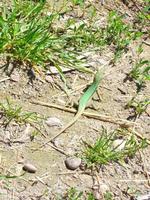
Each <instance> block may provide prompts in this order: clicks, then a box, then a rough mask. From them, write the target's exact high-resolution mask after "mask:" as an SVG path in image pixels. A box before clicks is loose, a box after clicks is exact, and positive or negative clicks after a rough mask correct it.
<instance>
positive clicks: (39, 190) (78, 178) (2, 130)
mask: <svg viewBox="0 0 150 200" xmlns="http://www.w3.org/2000/svg"><path fill="white" fill-rule="evenodd" d="M137 46H138V44H137V43H135V44H132V46H130V48H129V51H128V52H127V53H126V54H123V56H122V58H121V59H120V60H118V61H117V62H116V64H115V65H112V64H111V62H110V61H111V58H112V52H111V50H105V52H102V53H96V52H94V53H93V52H89V51H87V52H85V55H86V56H87V60H88V63H89V64H90V65H91V66H92V68H93V69H97V68H98V67H99V66H102V65H107V69H106V76H105V77H104V79H103V81H102V83H101V85H100V87H99V89H98V93H99V96H97V94H95V95H94V97H93V98H92V100H91V101H90V104H89V106H88V107H87V111H90V112H93V113H98V114H101V115H104V116H110V117H111V118H112V119H113V120H116V119H118V118H119V119H121V120H127V119H129V118H130V117H131V116H132V115H133V110H132V109H125V105H126V104H127V103H128V102H129V101H130V100H131V99H132V97H133V96H135V94H136V90H137V88H136V84H135V83H134V81H131V80H128V79H126V77H127V74H128V73H129V72H130V70H131V68H132V62H135V60H136V59H138V58H137V54H136V47H137ZM143 48H144V51H143V53H142V54H141V55H140V56H141V57H144V58H145V59H149V58H150V56H149V55H150V48H149V46H147V45H144V44H143ZM131 59H132V62H131ZM0 64H1V67H0V74H1V79H3V78H5V77H6V76H8V77H10V79H8V80H5V81H2V82H0V102H5V101H6V98H9V99H10V100H11V101H12V102H13V104H15V105H19V106H21V107H22V108H23V110H24V111H30V112H37V113H38V114H39V115H41V116H43V117H44V119H43V120H42V125H41V126H39V125H38V124H35V126H31V125H29V124H25V125H20V124H17V123H13V122H12V123H10V124H9V125H8V126H7V127H4V126H3V125H1V127H0V173H1V176H3V175H9V176H10V177H13V176H16V177H14V178H10V177H9V176H8V177H7V178H2V179H1V180H0V193H1V196H0V199H3V200H5V199H6V200H8V199H11V200H12V199H14V200H24V199H27V200H30V199H32V200H38V199H40V200H47V199H65V193H66V191H67V190H68V189H69V188H70V187H75V188H76V189H77V190H79V191H83V192H84V195H83V199H86V193H88V192H93V191H94V192H95V188H97V187H99V188H98V189H99V190H100V194H99V196H98V197H97V198H98V199H103V194H102V191H103V190H105V187H106V186H107V190H108V191H110V192H112V194H113V199H115V200H120V199H123V200H127V199H135V197H136V196H137V195H140V194H147V193H148V192H149V191H150V188H149V187H150V185H149V179H148V178H149V175H150V158H149V154H150V148H149V146H148V147H147V148H146V149H144V151H142V152H137V154H136V156H135V157H134V158H133V159H129V160H127V161H126V163H123V164H120V163H111V164H109V165H106V166H103V167H100V168H99V169H98V171H97V172H92V171H91V170H88V169H77V170H75V171H70V170H68V169H67V168H66V166H65V164H64V161H65V159H66V155H79V156H80V155H81V154H82V150H83V149H84V144H83V141H86V142H89V143H91V142H94V141H95V140H96V138H98V137H99V135H100V133H101V130H102V126H103V127H105V128H106V129H107V130H108V131H113V130H115V129H117V128H120V126H119V125H118V124H114V123H110V122H106V121H103V120H96V119H93V118H88V117H85V116H81V117H80V119H79V120H78V121H77V122H76V123H75V124H74V125H73V126H72V127H70V128H69V129H67V130H66V131H65V133H63V134H62V135H61V136H60V137H58V138H57V140H56V141H55V146H56V148H58V149H61V150H62V151H63V152H65V154H66V155H64V154H62V153H61V152H59V151H58V150H57V149H54V148H52V146H51V144H47V145H45V146H44V147H42V148H40V146H41V145H42V144H43V143H45V142H46V141H47V140H48V139H49V138H51V137H53V136H55V135H56V134H57V133H58V131H59V130H60V128H61V127H59V126H55V127H49V126H47V124H46V123H45V119H47V118H48V117H57V118H58V119H60V121H61V123H62V126H64V125H66V124H67V123H68V122H69V121H70V120H71V119H72V118H73V117H74V115H73V114H71V113H70V112H65V111H63V110H60V109H56V108H48V107H45V106H42V105H38V104H33V103H32V101H42V102H46V103H53V104H57V105H60V106H62V107H65V106H72V104H73V102H74V101H76V100H78V99H79V97H80V96H81V94H82V91H83V89H84V88H85V85H87V84H88V83H89V82H91V81H92V77H91V76H90V75H87V74H81V73H79V72H77V71H71V72H68V73H66V78H67V80H68V83H69V84H70V88H71V89H70V90H69V97H68V96H67V95H66V94H65V93H64V92H63V91H62V90H61V89H60V88H63V87H64V85H63V83H62V81H61V80H60V77H59V75H58V74H55V75H46V77H45V78H41V77H40V76H39V75H36V77H35V78H34V80H31V79H30V76H29V74H30V73H27V72H26V71H25V70H23V69H22V68H23V67H21V66H20V68H14V71H13V72H12V74H10V75H9V73H8V72H10V71H11V68H12V67H13V64H12V63H10V64H9V67H8V69H7V71H4V65H5V64H6V62H5V60H4V59H3V58H2V59H1V63H0ZM149 94H150V83H149V82H146V86H145V87H144V88H143V89H142V90H141V92H140V93H139V94H138V98H139V99H140V100H142V99H145V97H149ZM95 108H96V109H95ZM130 120H131V121H132V120H133V119H132V118H131V119H130ZM0 123H1V124H2V120H1V121H0ZM35 127H37V128H38V129H40V132H38V134H37V135H35V136H34V137H32V136H33V131H34V130H36V128H35ZM133 128H134V129H135V130H136V131H137V132H139V133H141V134H142V135H143V136H144V137H146V138H149V139H150V136H149V133H150V107H147V110H146V112H144V113H142V115H141V116H140V117H139V118H137V119H136V123H135V126H134V127H133ZM35 149H36V150H35ZM22 161H28V162H30V163H32V164H33V165H34V166H35V167H36V168H37V171H36V173H34V174H31V173H27V172H26V173H24V171H23V170H22ZM62 196H64V197H62Z"/></svg>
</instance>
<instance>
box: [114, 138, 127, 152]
mask: <svg viewBox="0 0 150 200" xmlns="http://www.w3.org/2000/svg"><path fill="white" fill-rule="evenodd" d="M125 144H126V141H125V140H122V139H117V140H115V141H114V142H113V148H115V150H117V151H121V150H122V149H124V147H125Z"/></svg>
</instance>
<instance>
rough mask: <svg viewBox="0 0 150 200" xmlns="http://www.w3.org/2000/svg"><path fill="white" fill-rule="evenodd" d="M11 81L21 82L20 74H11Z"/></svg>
mask: <svg viewBox="0 0 150 200" xmlns="http://www.w3.org/2000/svg"><path fill="white" fill-rule="evenodd" d="M10 79H11V80H12V81H14V82H19V80H20V75H19V74H18V73H16V74H11V76H10Z"/></svg>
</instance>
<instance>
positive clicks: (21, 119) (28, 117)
mask: <svg viewBox="0 0 150 200" xmlns="http://www.w3.org/2000/svg"><path fill="white" fill-rule="evenodd" d="M0 116H1V118H3V121H4V124H5V125H8V124H9V123H10V122H11V121H15V122H17V123H33V122H38V121H39V119H40V117H39V116H38V115H37V113H35V112H23V110H22V107H20V106H14V105H13V104H12V103H10V101H9V100H8V99H7V101H6V103H0Z"/></svg>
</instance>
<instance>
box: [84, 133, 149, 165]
mask: <svg viewBox="0 0 150 200" xmlns="http://www.w3.org/2000/svg"><path fill="white" fill-rule="evenodd" d="M116 137H117V135H116V132H112V133H110V134H108V133H107V131H106V130H105V129H103V131H102V135H101V137H100V138H99V139H97V141H96V142H95V143H94V144H93V145H90V144H87V143H86V146H85V151H84V156H83V159H84V160H85V162H86V163H87V165H88V166H95V165H102V164H108V163H110V162H113V161H119V160H122V159H124V158H126V157H133V156H134V155H135V153H136V152H137V151H138V150H139V149H143V148H145V147H147V142H146V139H143V140H141V141H139V142H137V140H136V138H135V136H134V135H132V136H131V137H130V138H128V139H127V140H126V142H125V145H124V147H123V149H121V150H120V149H118V147H119V146H120V145H121V144H119V145H118V146H117V147H114V145H113V143H114V141H115V140H116Z"/></svg>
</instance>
